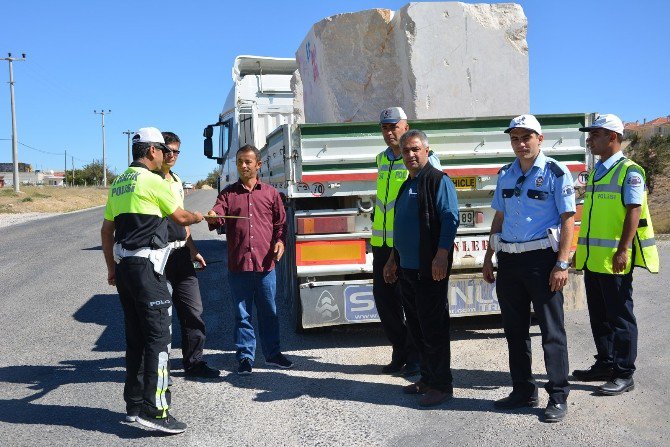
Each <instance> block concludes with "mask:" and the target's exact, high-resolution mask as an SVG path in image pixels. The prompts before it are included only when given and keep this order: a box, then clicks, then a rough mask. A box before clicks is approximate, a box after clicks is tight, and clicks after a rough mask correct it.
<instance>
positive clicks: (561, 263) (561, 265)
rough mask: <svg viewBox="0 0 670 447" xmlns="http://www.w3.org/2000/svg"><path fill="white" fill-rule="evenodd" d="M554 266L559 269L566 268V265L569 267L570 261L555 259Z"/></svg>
mask: <svg viewBox="0 0 670 447" xmlns="http://www.w3.org/2000/svg"><path fill="white" fill-rule="evenodd" d="M556 267H558V268H559V269H561V270H567V269H568V267H570V263H569V262H565V261H556Z"/></svg>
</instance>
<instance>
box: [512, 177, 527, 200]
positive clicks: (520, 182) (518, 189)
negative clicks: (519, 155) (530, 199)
mask: <svg viewBox="0 0 670 447" xmlns="http://www.w3.org/2000/svg"><path fill="white" fill-rule="evenodd" d="M525 181H526V176H525V175H522V176H521V177H519V178H518V179H517V180H516V184H515V185H514V196H515V197H519V196H520V195H521V187H522V186H523V182H525Z"/></svg>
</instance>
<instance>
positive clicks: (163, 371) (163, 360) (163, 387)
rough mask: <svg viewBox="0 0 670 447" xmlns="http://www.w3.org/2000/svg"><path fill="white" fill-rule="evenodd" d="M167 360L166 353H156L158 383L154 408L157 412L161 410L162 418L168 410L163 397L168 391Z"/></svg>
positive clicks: (168, 373) (168, 374)
mask: <svg viewBox="0 0 670 447" xmlns="http://www.w3.org/2000/svg"><path fill="white" fill-rule="evenodd" d="M168 349H169V347H168ZM168 359H169V355H168V353H167V352H159V353H158V371H157V374H158V381H157V383H156V408H157V409H158V410H163V417H165V415H166V414H167V410H168V402H167V399H166V397H165V392H166V391H167V389H168V379H169V376H170V372H169V371H168Z"/></svg>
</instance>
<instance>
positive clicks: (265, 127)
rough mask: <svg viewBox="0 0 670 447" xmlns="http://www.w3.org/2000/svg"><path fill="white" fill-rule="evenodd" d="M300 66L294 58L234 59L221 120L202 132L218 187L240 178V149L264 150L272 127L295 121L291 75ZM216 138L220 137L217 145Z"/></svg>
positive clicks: (256, 57) (250, 57) (252, 57)
mask: <svg viewBox="0 0 670 447" xmlns="http://www.w3.org/2000/svg"><path fill="white" fill-rule="evenodd" d="M297 69H298V64H297V63H296V60H295V59H294V58H276V57H263V56H238V57H236V58H235V62H234V63H233V68H232V73H231V74H232V80H233V86H232V87H231V89H230V91H229V92H228V96H227V97H226V101H225V103H224V106H223V110H222V111H221V113H220V114H219V119H218V121H217V122H216V123H213V124H209V125H207V127H205V130H204V132H203V136H204V137H205V149H204V151H205V156H206V157H207V158H210V159H214V160H216V161H217V163H218V164H219V177H218V185H217V186H218V189H219V190H221V189H222V188H223V187H224V186H225V185H226V184H228V183H232V182H235V181H236V180H237V170H236V167H235V152H236V151H237V149H239V148H240V147H242V146H244V145H245V144H251V145H253V146H255V147H257V148H258V149H261V148H262V147H263V146H265V143H266V136H267V135H268V134H269V133H270V132H271V131H272V130H274V129H275V128H277V127H278V126H280V125H282V124H292V123H293V93H292V91H291V77H292V76H293V73H294V72H295V71H296V70H297ZM217 134H218V135H217ZM216 137H218V138H216ZM213 140H218V144H217V146H216V148H214V147H213V146H214V144H213Z"/></svg>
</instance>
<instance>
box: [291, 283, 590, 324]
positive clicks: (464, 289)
mask: <svg viewBox="0 0 670 447" xmlns="http://www.w3.org/2000/svg"><path fill="white" fill-rule="evenodd" d="M585 296H586V294H585V292H584V281H583V276H582V274H581V272H570V275H569V277H568V284H567V285H566V287H565V289H564V297H565V303H564V308H565V310H574V309H583V308H584V307H585V303H586V298H585ZM300 302H301V304H302V327H303V328H314V327H323V326H336V325H341V324H356V323H374V322H379V315H378V314H377V308H376V307H375V301H374V296H373V294H372V280H362V281H348V282H342V281H315V282H310V283H305V284H301V285H300ZM497 313H500V305H499V303H498V297H497V295H496V291H495V284H489V283H487V282H486V281H484V280H483V278H482V276H481V274H474V273H473V274H461V275H453V276H452V277H451V279H450V280H449V314H450V315H451V316H452V317H462V316H471V315H489V314H497Z"/></svg>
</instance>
